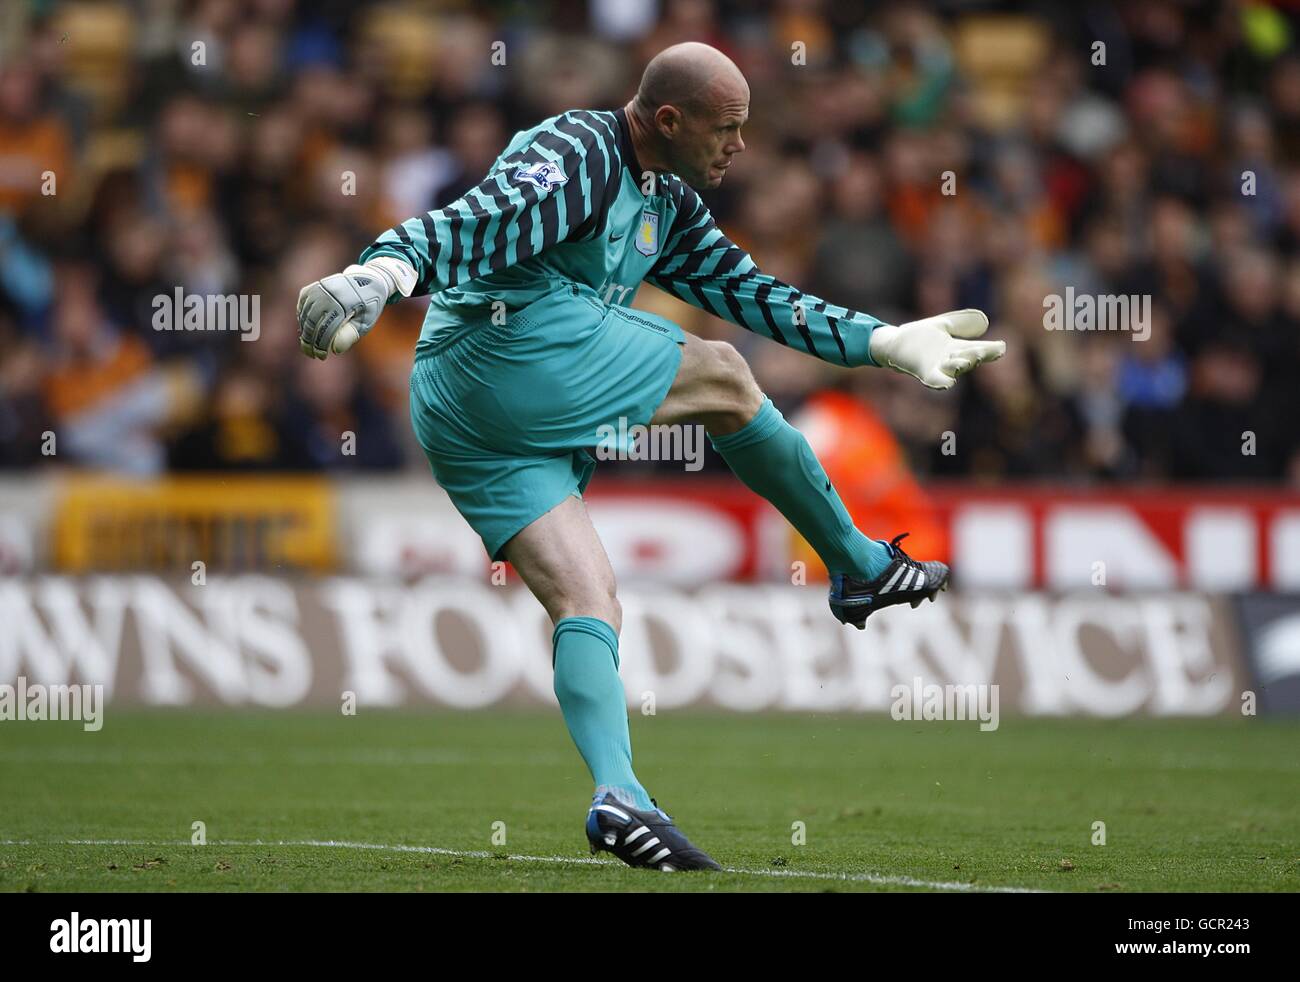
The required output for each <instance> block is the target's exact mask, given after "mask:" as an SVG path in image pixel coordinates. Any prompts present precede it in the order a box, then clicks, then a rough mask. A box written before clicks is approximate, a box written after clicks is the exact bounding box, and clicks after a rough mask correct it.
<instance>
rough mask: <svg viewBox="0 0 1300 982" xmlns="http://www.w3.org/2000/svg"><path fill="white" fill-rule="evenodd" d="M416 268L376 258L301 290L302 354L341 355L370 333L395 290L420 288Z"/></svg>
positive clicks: (407, 293)
mask: <svg viewBox="0 0 1300 982" xmlns="http://www.w3.org/2000/svg"><path fill="white" fill-rule="evenodd" d="M415 280H416V274H415V270H414V269H412V268H411V267H410V265H408V264H407V263H404V262H402V261H401V260H400V259H396V258H394V257H392V256H377V257H376V258H374V259H372V260H370V262H368V263H366V264H365V265H364V266H356V265H352V266H349V267H348V268H347V269H345V270H344V271H343V272H341V273H332V274H331V275H329V276H326V277H325V278H324V279H320V280H317V281H316V282H315V283H308V284H307V285H306V286H304V287H303V288H302V291H301V292H300V293H299V294H298V342H299V344H300V345H301V347H302V351H303V354H305V355H310V356H311V357H313V358H320V359H321V360H324V359H325V358H326V357H327V356H328V355H329V353H330V352H331V351H332V352H334V354H336V355H341V354H343V352H345V351H347V350H348V349H349V348H351V347H352V346H353V345H354V344H356V343H357V342H358V341H360V340H361V339H362V338H363V337H365V335H366V332H368V331H369V330H370V329H371V328H372V327H374V326H375V321H377V320H378V319H379V315H380V314H381V313H382V312H383V310H384V305H385V304H387V303H388V299H389V298H390V297H391V296H393V294H395V293H400V294H401V295H402V296H404V297H409V296H410V295H411V290H412V289H414V288H415Z"/></svg>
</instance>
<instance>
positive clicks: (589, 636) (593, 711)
mask: <svg viewBox="0 0 1300 982" xmlns="http://www.w3.org/2000/svg"><path fill="white" fill-rule="evenodd" d="M552 643H553V645H554V652H555V654H554V662H555V696H556V698H557V699H559V700H560V710H561V711H562V712H563V713H564V722H565V725H567V726H568V728H569V736H571V737H573V742H574V743H575V744H577V745H578V753H580V754H582V759H583V760H585V761H586V762H587V769H588V770H589V771H591V777H592V780H594V781H595V782H596V787H597V790H602V789H608V790H611V791H613V792H614V793H615V795H616V796H617V797H619V798H622V799H623V800H624V802H625V803H627V804H629V805H631V806H632V807H633V808H640V809H645V808H650V807H651V804H650V796H649V795H648V794H646V790H645V788H643V787H641V783H640V782H639V781H638V780H637V779H636V775H635V774H633V773H632V737H631V735H630V734H629V732H628V727H627V696H626V694H625V693H624V691H623V682H622V680H620V679H619V677H618V635H617V634H615V633H614V629H613V628H612V627H610V626H609V625H608V624H606V623H605V622H604V621H602V620H598V619H597V618H595V617H566V618H564V619H563V620H562V621H560V622H559V623H558V624H556V625H555V633H554V635H552Z"/></svg>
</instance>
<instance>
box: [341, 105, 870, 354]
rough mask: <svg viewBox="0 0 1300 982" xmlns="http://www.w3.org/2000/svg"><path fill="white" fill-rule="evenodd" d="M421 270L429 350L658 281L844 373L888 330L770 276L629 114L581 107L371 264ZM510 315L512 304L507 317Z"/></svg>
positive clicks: (422, 344)
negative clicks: (503, 316)
mask: <svg viewBox="0 0 1300 982" xmlns="http://www.w3.org/2000/svg"><path fill="white" fill-rule="evenodd" d="M376 256H396V257H397V258H399V259H403V260H405V261H406V262H407V263H409V264H410V265H411V266H412V267H414V268H415V271H416V273H417V276H418V279H417V283H416V287H415V290H414V291H413V293H412V295H413V296H423V295H426V294H427V295H429V296H430V308H429V313H428V315H427V316H426V318H425V321H424V328H423V330H422V331H421V334H420V341H419V344H418V345H417V347H416V351H417V353H419V352H421V351H425V350H429V349H432V348H435V347H438V346H440V344H441V343H442V342H443V341H445V340H446V339H448V338H450V337H452V336H454V335H457V334H459V333H461V332H462V331H464V330H466V329H471V328H472V327H473V325H475V324H481V323H482V322H483V320H484V318H485V316H487V315H490V314H491V313H492V311H493V309H494V308H493V304H494V303H495V302H496V301H501V302H503V303H504V304H505V309H506V310H517V309H519V308H521V307H524V306H526V305H527V304H529V303H531V302H533V301H534V300H537V299H539V298H541V297H543V296H545V295H547V294H550V293H553V292H554V291H556V290H557V289H560V288H562V287H563V286H564V285H565V284H567V283H573V282H576V283H583V284H586V285H587V286H589V287H591V288H592V289H593V290H595V291H596V292H597V294H598V295H599V296H600V297H601V298H602V299H603V300H604V301H605V303H607V304H619V305H623V306H628V305H630V304H631V303H632V300H633V298H634V297H635V295H636V290H637V287H638V286H639V285H640V284H641V282H642V281H643V280H644V281H647V282H649V283H652V284H654V285H655V286H657V287H660V288H661V289H663V290H666V291H667V292H668V293H671V294H672V295H673V296H675V297H678V298H680V299H681V300H684V301H686V302H688V303H691V304H693V305H695V306H696V307H700V308H702V309H704V310H706V311H708V312H709V313H711V314H715V315H717V316H718V317H722V318H724V319H726V320H729V321H731V322H732V323H734V324H738V325H740V326H741V327H743V328H745V329H747V330H749V331H753V332H754V333H756V334H761V335H763V336H764V337H769V338H771V339H772V340H774V341H776V342H778V343H779V344H784V345H788V346H790V347H791V348H794V349H795V350H798V351H804V352H807V353H808V354H810V355H814V356H816V357H818V358H821V359H823V360H824V361H828V362H832V363H834V364H840V365H870V364H873V362H872V361H871V358H870V356H869V355H868V346H869V343H870V339H871V332H872V330H873V329H874V328H875V326H876V325H877V324H880V323H881V322H880V321H878V320H876V319H875V318H874V317H871V316H869V315H867V314H861V313H858V312H856V311H852V310H849V309H847V308H845V307H838V306H835V305H834V304H830V303H827V302H826V301H824V300H821V299H819V298H818V297H814V296H812V295H810V294H807V293H803V292H801V291H800V290H798V289H796V288H795V287H793V286H790V285H789V284H787V283H782V282H781V281H780V280H778V279H776V278H774V277H772V276H768V275H767V274H765V273H762V272H759V269H758V267H757V266H756V265H755V263H754V261H753V259H751V258H750V257H749V254H748V253H746V252H745V251H744V250H743V249H741V248H739V247H738V246H736V245H735V244H734V243H732V242H731V241H730V240H729V239H728V238H727V237H726V236H725V235H723V233H722V231H721V230H720V229H719V228H718V227H717V225H716V224H714V221H713V216H712V215H711V214H710V213H709V209H708V208H707V207H705V205H704V202H702V201H701V200H700V197H699V195H697V194H696V193H695V191H694V190H693V189H692V188H690V187H688V186H687V185H686V184H684V183H683V182H682V181H681V179H680V178H678V177H677V176H675V175H673V174H662V173H659V174H654V173H650V172H648V171H646V172H643V171H642V170H641V168H640V166H639V164H638V163H637V159H636V154H635V152H634V150H633V147H632V140H631V135H630V133H629V131H628V126H627V118H626V116H625V114H624V111H623V110H622V109H618V110H614V111H612V112H608V111H591V110H582V109H578V110H571V111H569V112H566V113H561V114H560V115H559V116H554V117H552V118H551V119H548V120H545V121H543V122H542V123H540V124H538V125H537V126H535V127H533V128H532V129H530V130H524V131H522V132H520V133H517V134H515V137H514V139H512V140H511V141H510V144H509V146H507V147H506V149H505V151H504V152H503V153H502V154H501V156H499V157H498V158H497V159H496V162H495V163H494V164H493V165H492V167H491V169H490V170H489V172H488V175H487V176H486V177H485V178H484V179H483V180H482V181H481V182H480V183H479V184H478V185H476V186H475V187H473V188H471V189H470V190H469V191H467V192H466V193H465V194H464V195H463V196H462V197H461V198H459V199H458V200H456V201H454V202H452V203H451V204H450V205H447V207H445V208H442V209H439V210H438V211H433V212H429V213H427V214H424V215H420V216H418V217H416V218H411V219H409V220H407V221H405V222H402V223H401V224H400V225H397V226H396V227H394V228H392V229H390V230H388V231H387V232H385V233H384V234H383V235H381V236H380V237H379V238H378V239H377V240H376V241H375V242H374V243H372V244H371V245H370V246H368V247H367V248H366V249H365V250H364V251H363V252H362V254H361V258H360V260H359V261H360V262H361V263H365V262H367V261H368V260H370V259H373V258H374V257H376ZM497 309H500V308H497Z"/></svg>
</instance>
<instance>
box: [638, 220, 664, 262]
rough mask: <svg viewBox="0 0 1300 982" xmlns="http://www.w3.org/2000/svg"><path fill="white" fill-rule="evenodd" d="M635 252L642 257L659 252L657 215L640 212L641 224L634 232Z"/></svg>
mask: <svg viewBox="0 0 1300 982" xmlns="http://www.w3.org/2000/svg"><path fill="white" fill-rule="evenodd" d="M636 251H637V252H639V253H641V255H643V256H653V255H654V254H655V253H656V252H658V251H659V215H658V214H657V213H655V212H653V211H643V212H641V224H640V226H639V227H638V228H637V230H636Z"/></svg>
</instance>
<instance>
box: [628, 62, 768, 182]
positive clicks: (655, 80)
mask: <svg viewBox="0 0 1300 982" xmlns="http://www.w3.org/2000/svg"><path fill="white" fill-rule="evenodd" d="M627 110H628V121H629V124H630V125H631V126H632V136H633V142H634V143H635V145H636V149H637V154H638V157H639V159H640V160H641V162H642V164H643V165H647V166H650V167H651V168H652V169H657V170H667V171H671V172H673V173H675V174H679V175H680V176H681V178H682V179H683V180H684V181H686V183H688V184H690V185H691V186H692V187H696V188H707V187H717V186H718V184H720V183H721V182H722V176H723V173H724V172H725V171H726V169H727V167H728V166H730V163H731V158H732V156H734V155H735V154H737V153H739V152H740V151H742V150H744V149H745V144H744V142H743V141H742V140H741V139H740V127H741V126H743V125H744V123H745V121H746V120H748V119H749V84H748V83H747V82H746V81H745V76H744V75H742V74H741V73H740V69H739V68H737V67H736V65H735V62H733V61H732V60H731V59H730V58H728V57H727V56H726V55H724V54H723V53H722V52H721V51H719V50H718V49H717V48H711V47H709V46H708V45H707V44H700V43H699V42H698V41H687V42H685V43H684V44H674V45H673V46H672V47H671V48H665V49H664V50H663V51H661V52H659V54H657V55H655V56H654V58H652V59H650V64H648V65H647V66H646V69H645V72H644V73H643V74H642V76H641V85H640V87H639V88H638V89H637V93H636V96H635V97H634V98H633V99H632V101H631V102H630V103H628V106H627Z"/></svg>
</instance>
